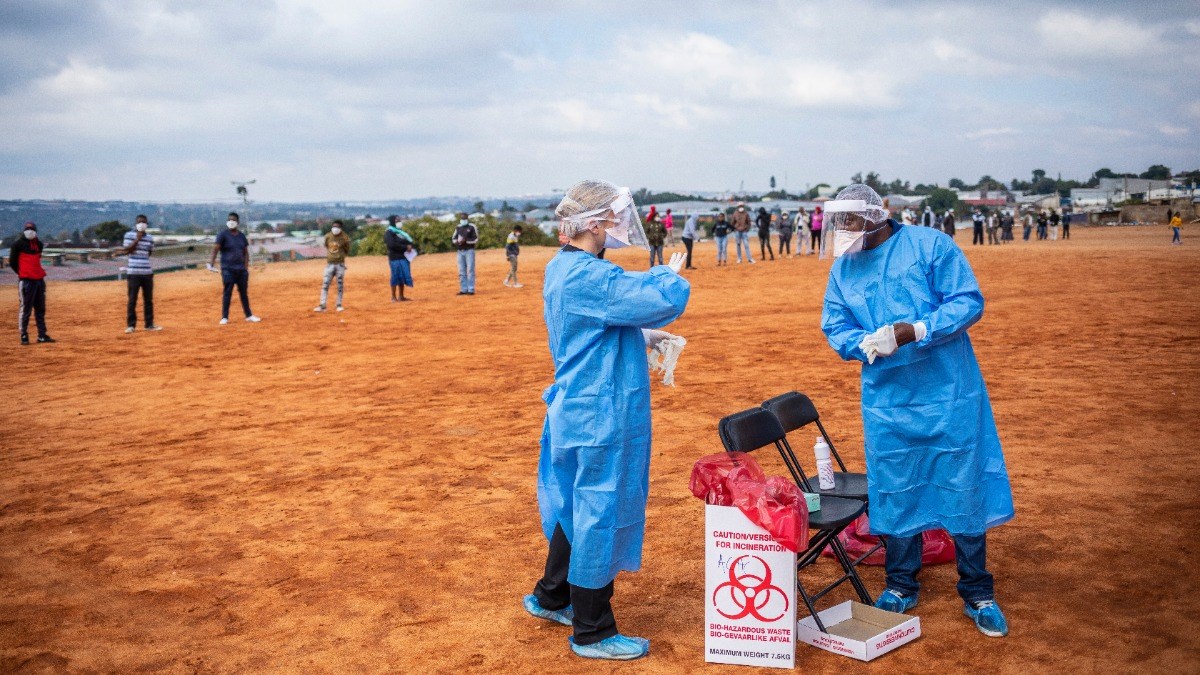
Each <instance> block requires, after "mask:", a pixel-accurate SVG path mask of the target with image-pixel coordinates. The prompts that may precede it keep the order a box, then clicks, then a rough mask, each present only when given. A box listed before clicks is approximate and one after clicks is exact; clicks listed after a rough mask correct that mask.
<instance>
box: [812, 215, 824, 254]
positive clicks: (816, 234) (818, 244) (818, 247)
mask: <svg viewBox="0 0 1200 675" xmlns="http://www.w3.org/2000/svg"><path fill="white" fill-rule="evenodd" d="M824 221H825V214H824V212H822V211H821V207H819V206H818V207H816V208H815V209H813V214H812V228H811V233H812V251H813V253H817V252H818V251H820V252H822V253H824V251H825V242H824V241H822V240H821V236H822V234H823V233H822V231H821V227H822V223H823V222H824Z"/></svg>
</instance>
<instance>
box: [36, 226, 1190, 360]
mask: <svg viewBox="0 0 1200 675" xmlns="http://www.w3.org/2000/svg"><path fill="white" fill-rule="evenodd" d="M1182 231H1183V218H1180V217H1179V213H1178V212H1176V213H1175V215H1173V216H1171V245H1172V246H1183V237H1182V236H1181V235H1180V233H1181V232H1182ZM39 341H40V340H39Z"/></svg>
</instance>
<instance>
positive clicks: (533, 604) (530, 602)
mask: <svg viewBox="0 0 1200 675" xmlns="http://www.w3.org/2000/svg"><path fill="white" fill-rule="evenodd" d="M525 611H527V612H529V613H530V614H532V615H534V616H536V617H537V618H539V619H545V620H547V621H553V622H555V623H561V624H562V625H564V626H570V625H571V620H572V619H574V618H575V610H573V609H571V606H570V605H567V606H566V607H563V608H562V609H544V608H543V607H542V603H540V602H538V599H537V596H536V595H533V594H532V593H530V594H529V595H527V596H525Z"/></svg>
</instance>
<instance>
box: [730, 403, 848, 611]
mask: <svg viewBox="0 0 1200 675" xmlns="http://www.w3.org/2000/svg"><path fill="white" fill-rule="evenodd" d="M717 432H718V433H719V434H720V436H721V443H722V445H724V446H725V450H726V451H728V452H752V451H754V450H757V449H759V448H761V447H765V446H767V445H771V444H774V445H775V448H776V449H777V450H778V451H779V456H780V457H781V458H783V462H784V464H786V465H787V467H788V472H789V473H791V474H792V479H793V480H794V481H796V484H797V485H798V486H800V489H802V490H804V491H805V492H813V490H812V487H811V485H810V484H809V482H808V479H807V478H806V477H805V476H804V473H803V472H802V471H799V467H797V466H795V464H794V463H793V461H792V460H794V459H795V454H794V453H793V454H791V459H789V453H788V452H787V451H785V450H784V438H785V437H786V435H787V434H786V433H785V432H784V430H783V426H782V425H781V424H780V423H779V420H778V419H777V418H776V417H775V415H773V414H772V413H771V412H770V411H769V410H766V409H764V408H751V409H749V410H743V411H742V412H739V413H734V414H732V415H729V416H728V417H725V418H724V419H722V420H721V422H720V423H719V424H718V425H717ZM866 510H867V504H866V502H863V501H860V500H857V499H846V498H843V497H834V496H825V495H821V509H820V510H819V511H814V512H811V513H809V514H808V529H809V531H810V534H811V533H813V532H815V534H811V536H810V537H809V540H808V547H807V548H805V549H804V550H803V551H800V552H799V553H798V555H797V556H796V571H797V574H796V590H797V591H799V593H800V597H801V598H803V599H804V605H805V606H806V607H808V612H809V614H811V615H812V617H813V620H814V621H816V622H817V628H819V629H820V630H821V631H822V632H826V631H825V624H824V623H822V622H821V618H820V617H819V616H817V610H816V607H815V605H816V603H817V602H818V601H820V600H821V598H823V597H825V595H827V594H828V593H829V592H830V591H832V590H833V589H835V588H837V587H838V586H840V585H842V583H843V582H846V581H849V582H850V584H851V585H852V586H854V590H855V591H856V592H857V593H858V598H859V600H861V601H862V602H863V603H864V604H867V605H870V604H872V600H871V594H870V593H868V592H867V588H866V586H864V585H863V582H862V579H860V578H859V577H858V572H857V571H856V570H855V564H854V562H853V561H852V560H851V559H850V555H849V554H847V553H846V549H845V547H843V546H842V542H840V541H838V538H837V535H838V534H839V533H841V531H842V530H844V529H845V528H846V526H847V525H849V524H850V523H852V522H853V521H854V519H855V518H858V517H859V516H861V515H862V514H863V513H864V512H866ZM826 546H829V547H830V548H832V549H833V555H834V557H835V558H837V561H838V563H839V564H841V566H842V576H840V577H838V579H836V580H835V581H834V582H833V583H831V584H829V585H828V586H826V587H825V588H823V589H821V590H820V591H818V592H816V593H813V594H809V593H808V591H806V590H805V588H804V584H803V583H802V582H801V581H800V575H799V571H800V570H802V569H804V568H805V567H807V566H808V565H811V564H812V563H814V562H816V560H817V557H818V556H820V555H821V551H822V550H823V549H824V548H825V547H826Z"/></svg>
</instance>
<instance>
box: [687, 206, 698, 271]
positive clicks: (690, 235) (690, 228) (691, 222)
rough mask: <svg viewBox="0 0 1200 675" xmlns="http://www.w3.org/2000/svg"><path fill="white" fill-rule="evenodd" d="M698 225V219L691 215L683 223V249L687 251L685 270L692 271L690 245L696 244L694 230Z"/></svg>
mask: <svg viewBox="0 0 1200 675" xmlns="http://www.w3.org/2000/svg"><path fill="white" fill-rule="evenodd" d="M699 225H700V218H699V216H697V215H696V214H694V213H693V214H691V215H689V216H688V217H687V220H686V221H684V223H683V247H684V248H686V249H687V266H686V267H684V269H685V270H694V269H696V268H695V267H692V245H693V244H695V242H696V228H697V227H699Z"/></svg>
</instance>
